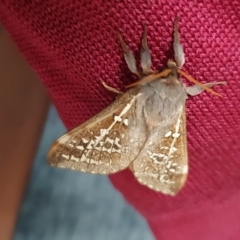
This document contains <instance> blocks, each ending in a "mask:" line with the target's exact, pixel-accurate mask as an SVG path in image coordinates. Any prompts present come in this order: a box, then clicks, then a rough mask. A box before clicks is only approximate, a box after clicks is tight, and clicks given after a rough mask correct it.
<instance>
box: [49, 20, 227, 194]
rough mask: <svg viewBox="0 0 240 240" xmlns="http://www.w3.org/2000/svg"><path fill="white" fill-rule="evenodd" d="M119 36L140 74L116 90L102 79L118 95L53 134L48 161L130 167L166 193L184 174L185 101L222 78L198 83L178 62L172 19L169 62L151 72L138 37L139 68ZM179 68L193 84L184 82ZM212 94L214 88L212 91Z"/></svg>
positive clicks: (99, 169)
mask: <svg viewBox="0 0 240 240" xmlns="http://www.w3.org/2000/svg"><path fill="white" fill-rule="evenodd" d="M119 37H120V41H121V45H122V48H123V51H124V58H125V60H126V63H127V65H128V67H129V69H130V70H131V72H133V73H134V74H137V75H138V76H139V78H140V80H139V81H138V82H136V83H133V84H130V85H128V86H126V87H127V88H130V89H129V90H128V91H126V92H125V93H120V92H119V91H117V90H116V89H114V88H111V87H109V86H107V85H106V84H104V86H105V87H106V88H107V89H108V90H110V91H113V92H116V93H119V96H118V98H117V99H116V100H115V101H114V102H113V103H112V104H110V105H109V106H108V107H107V108H106V109H104V110H103V111H101V112H100V113H98V114H97V115H96V116H94V117H93V118H91V119H89V120H88V121H86V122H85V123H83V124H81V125H80V126H78V127H76V128H75V129H73V130H72V131H70V132H68V133H66V134H65V135H63V136H62V137H61V138H59V139H58V140H57V141H56V142H55V143H54V144H53V145H52V147H51V149H50V151H49V153H48V162H49V163H50V164H51V165H52V166H57V167H60V168H70V169H73V170H78V171H82V172H88V173H98V174H112V173H116V172H118V171H121V170H123V169H126V168H128V167H129V168H130V169H131V171H132V172H133V174H134V176H135V178H136V179H137V181H138V182H140V183H141V184H143V185H146V186H148V187H149V188H151V189H153V190H155V191H159V192H162V193H164V194H168V195H176V194H177V193H178V192H179V190H180V189H181V188H182V187H183V185H184V183H185V181H186V178H187V174H188V154H187V140H186V114H185V103H186V99H187V96H188V95H190V96H195V95H198V94H200V93H201V92H202V91H204V89H205V90H207V91H209V92H212V93H214V94H217V93H215V92H214V91H213V90H211V89H210V87H212V86H214V85H217V84H225V82H213V83H207V84H200V83H198V82H196V80H194V79H192V78H191V77H190V76H188V75H187V74H186V73H184V72H183V71H182V70H180V68H181V67H182V66H183V64H184V61H185V60H184V52H183V48H182V46H181V44H180V42H179V34H178V28H177V19H176V20H175V23H174V44H173V47H174V54H175V61H176V63H175V62H173V61H168V64H167V69H166V70H164V71H163V72H160V73H159V72H154V71H153V70H152V69H151V55H150V51H149V48H148V43H147V34H146V27H144V34H143V38H142V50H141V68H142V69H141V70H139V69H138V67H137V65H136V61H135V58H134V56H133V54H132V52H131V51H130V50H129V48H128V46H127V45H126V43H125V42H124V41H123V39H122V37H121V36H119ZM180 74H183V75H184V76H185V77H186V78H188V79H189V80H190V81H193V82H195V83H197V85H194V86H191V87H186V86H185V85H184V84H183V83H182V81H181V80H180V78H179V75H180ZM217 95H218V94H217Z"/></svg>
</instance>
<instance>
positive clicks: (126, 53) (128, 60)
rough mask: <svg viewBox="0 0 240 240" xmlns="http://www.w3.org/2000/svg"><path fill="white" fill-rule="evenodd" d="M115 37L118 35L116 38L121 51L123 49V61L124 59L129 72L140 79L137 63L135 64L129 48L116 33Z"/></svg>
mask: <svg viewBox="0 0 240 240" xmlns="http://www.w3.org/2000/svg"><path fill="white" fill-rule="evenodd" d="M117 35H118V38H119V40H120V43H121V45H122V49H123V52H124V59H125V61H126V63H127V65H128V68H129V70H130V71H131V72H132V73H134V74H136V75H137V76H138V77H140V76H141V74H140V73H139V71H138V68H137V63H136V60H135V58H134V56H133V53H132V52H131V51H130V49H129V47H128V46H127V44H126V43H125V42H124V40H123V38H122V36H121V34H120V33H119V32H117Z"/></svg>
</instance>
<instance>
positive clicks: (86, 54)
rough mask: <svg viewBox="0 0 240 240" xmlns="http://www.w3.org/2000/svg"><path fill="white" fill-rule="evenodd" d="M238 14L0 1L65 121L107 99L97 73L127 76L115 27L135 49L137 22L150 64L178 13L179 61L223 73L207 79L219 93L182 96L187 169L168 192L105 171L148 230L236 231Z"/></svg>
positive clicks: (216, 1) (224, 239) (151, 5)
mask: <svg viewBox="0 0 240 240" xmlns="http://www.w3.org/2000/svg"><path fill="white" fill-rule="evenodd" d="M239 13H240V1H239V0H231V1H230V0H200V1H197V0H191V1H189V0H176V1H174V0H172V1H169V0H168V1H165V0H158V1H157V0H152V1H146V0H133V1H130V0H117V1H113V0H110V1H99V0H92V1H84V0H79V1H74V0H60V1H59V0H58V1H57V0H50V1H44V0H42V1H40V0H38V1H37V0H35V1H34V0H32V1H26V0H18V1H1V3H0V21H1V23H2V24H3V25H4V27H5V28H6V30H7V31H8V32H9V34H10V35H11V37H12V38H13V39H14V41H15V42H16V44H17V45H18V47H19V49H20V51H21V52H22V53H23V54H24V56H25V57H26V59H27V60H28V61H29V63H30V65H31V66H32V67H33V68H34V69H35V71H36V72H37V73H38V75H39V76H40V78H41V80H42V82H43V83H44V85H45V86H46V88H47V89H48V91H49V94H50V96H51V98H52V100H53V101H54V103H55V105H56V107H57V109H58V112H59V114H60V117H61V119H62V120H63V122H64V124H65V125H66V127H67V128H68V129H69V130H70V129H72V128H74V127H76V126H77V125H79V124H80V123H82V122H84V121H85V120H87V119H89V118H90V117H92V116H93V115H95V114H96V113H98V112H99V111H101V110H102V109H103V108H105V107H106V106H107V105H108V104H109V103H110V102H112V101H113V100H114V98H115V96H114V94H112V93H109V92H108V91H107V90H106V89H104V88H103V87H102V84H101V81H102V80H104V81H105V82H106V83H107V84H108V85H111V86H113V87H115V88H118V89H122V90H123V89H124V87H123V86H124V84H127V83H131V82H133V81H135V80H136V78H135V77H134V76H133V75H132V74H131V73H130V71H129V70H128V69H127V66H126V64H125V62H124V59H123V53H122V50H121V46H120V43H119V40H118V38H117V35H116V32H115V31H116V30H118V31H119V32H120V33H121V34H122V36H123V37H124V39H125V40H126V42H127V43H128V44H129V45H130V47H131V49H132V50H133V51H134V52H135V53H137V54H136V55H137V56H138V57H139V49H140V39H141V36H142V32H143V29H142V23H146V25H147V27H148V41H149V45H150V49H151V54H152V59H153V68H154V69H158V68H160V67H162V66H164V65H166V62H167V60H168V59H169V58H172V57H173V55H172V54H173V52H172V41H173V20H174V18H175V17H176V16H178V17H179V19H180V20H179V31H180V39H181V43H182V45H183V47H184V51H185V57H186V64H185V65H184V67H183V69H184V70H185V71H186V72H188V73H189V74H191V76H193V77H194V78H196V79H198V80H199V81H200V82H211V81H222V80H226V81H227V86H217V87H215V88H214V90H215V91H217V92H218V93H221V94H222V96H223V97H216V96H213V95H210V94H209V93H206V92H204V93H202V94H201V95H199V96H196V97H194V98H189V99H188V100H187V137H188V150H189V166H190V172H189V177H188V180H187V183H186V186H185V187H184V188H183V190H182V191H181V192H180V193H179V194H178V195H177V196H176V197H169V196H164V195H162V194H160V193H156V192H154V191H152V190H150V189H148V188H146V187H144V186H141V185H139V184H138V183H137V181H136V180H135V179H134V177H133V175H132V173H131V172H130V171H129V170H124V171H122V172H120V173H117V174H114V175H111V176H110V179H111V181H112V183H113V185H114V186H115V187H116V188H117V189H118V190H119V191H120V192H121V193H122V194H123V195H124V197H125V198H126V200H127V201H128V202H129V203H131V204H132V205H133V206H134V207H135V208H136V209H137V210H138V211H139V212H140V213H141V214H142V215H143V216H144V217H145V218H146V220H147V221H148V223H149V225H150V227H151V229H152V231H153V233H154V235H155V237H156V239H161V240H172V239H174V240H188V239H189V240H190V239H195V240H202V239H204V240H215V239H218V240H235V239H240V204H239V203H240V161H239V159H240V124H239V120H240V108H239V103H240V96H239V95H240V94H239V93H240V68H239V65H240V57H239V56H240V40H239V39H240V14H239ZM13 70H14V69H13ZM183 81H184V82H186V81H185V80H183ZM186 84H187V85H188V84H189V85H190V83H188V82H186Z"/></svg>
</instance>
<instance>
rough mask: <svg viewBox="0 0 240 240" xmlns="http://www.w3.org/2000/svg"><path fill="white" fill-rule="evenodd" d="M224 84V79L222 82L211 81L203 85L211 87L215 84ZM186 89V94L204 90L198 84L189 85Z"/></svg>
mask: <svg viewBox="0 0 240 240" xmlns="http://www.w3.org/2000/svg"><path fill="white" fill-rule="evenodd" d="M226 84H227V83H226V82H225V81H223V82H211V83H206V84H203V85H204V86H206V87H207V88H211V87H213V86H216V85H226ZM186 91H187V94H188V95H190V96H196V95H198V94H200V93H202V92H203V91H204V89H203V88H202V87H200V86H199V85H193V86H191V87H187V88H186Z"/></svg>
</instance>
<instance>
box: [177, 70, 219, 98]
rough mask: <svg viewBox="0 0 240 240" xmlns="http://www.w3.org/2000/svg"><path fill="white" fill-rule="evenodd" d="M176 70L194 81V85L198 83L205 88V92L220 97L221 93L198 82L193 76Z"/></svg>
mask: <svg viewBox="0 0 240 240" xmlns="http://www.w3.org/2000/svg"><path fill="white" fill-rule="evenodd" d="M178 72H179V73H180V74H181V75H182V76H184V77H185V78H186V79H188V80H189V81H190V82H193V83H195V84H196V85H198V86H199V87H201V88H203V89H204V90H206V91H207V92H210V93H212V94H213V95H217V96H219V97H222V95H221V94H219V93H217V92H215V91H213V90H212V89H211V88H208V87H207V86H206V85H204V84H202V83H200V82H198V81H197V80H195V79H194V78H193V77H191V76H190V75H188V74H187V73H185V72H184V71H182V70H180V69H178Z"/></svg>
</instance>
